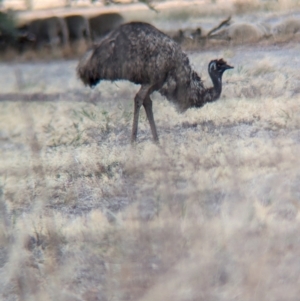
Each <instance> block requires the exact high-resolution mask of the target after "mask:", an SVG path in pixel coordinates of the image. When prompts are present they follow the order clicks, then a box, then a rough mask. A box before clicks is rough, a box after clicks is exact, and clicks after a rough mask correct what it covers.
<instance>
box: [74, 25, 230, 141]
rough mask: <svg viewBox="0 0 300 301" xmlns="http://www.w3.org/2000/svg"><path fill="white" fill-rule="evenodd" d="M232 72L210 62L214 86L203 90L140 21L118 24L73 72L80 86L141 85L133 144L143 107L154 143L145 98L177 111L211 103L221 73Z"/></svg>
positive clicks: (166, 41)
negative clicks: (163, 100) (154, 97)
mask: <svg viewBox="0 0 300 301" xmlns="http://www.w3.org/2000/svg"><path fill="white" fill-rule="evenodd" d="M230 68H232V67H231V66H229V65H227V64H226V62H225V61H224V60H223V59H221V60H214V61H211V62H210V63H209V66H208V71H209V74H210V76H211V79H212V82H213V84H214V86H213V87H212V88H209V89H206V88H205V87H204V85H203V82H202V81H201V79H200V77H199V76H198V75H197V73H196V72H195V71H193V70H192V68H191V66H190V62H189V59H188V57H187V55H186V54H185V53H183V52H182V50H181V48H180V46H179V45H178V44H177V43H176V42H175V41H173V40H172V39H171V38H170V37H168V36H167V35H165V34H164V33H162V32H161V31H159V30H158V29H156V28H155V27H153V26H151V25H150V24H146V23H142V22H132V23H128V24H124V25H121V26H120V27H119V28H117V29H116V30H114V31H112V32H111V33H110V34H109V35H107V36H106V37H105V38H104V39H103V40H102V41H100V42H99V43H98V44H96V45H94V47H93V49H91V50H89V51H88V52H87V53H86V54H85V55H84V57H83V58H82V59H81V60H80V62H79V65H78V67H77V72H78V75H79V77H80V79H81V80H82V81H83V83H84V84H85V85H88V86H95V85H96V84H98V83H99V82H100V81H101V80H111V81H115V80H129V81H131V82H133V83H136V84H140V85H141V89H140V90H139V92H138V93H137V95H136V96H135V107H134V120H133V129H132V137H131V138H132V141H135V140H136V136H137V127H138V116H139V110H140V107H141V106H142V105H143V106H144V108H145V110H146V114H147V117H148V120H149V123H150V127H151V131H152V135H153V138H154V140H158V136H157V131H156V127H155V123H154V119H153V113H152V101H151V99H150V94H151V93H152V92H153V91H159V92H160V93H161V94H162V95H164V96H166V97H167V99H168V100H170V101H172V102H173V103H175V104H176V105H177V107H178V108H179V110H180V111H185V110H186V109H188V108H190V107H201V106H203V105H204V104H205V103H207V102H211V101H215V100H216V99H218V98H219V96H220V94H221V91H222V74H223V72H224V71H225V70H227V69H230Z"/></svg>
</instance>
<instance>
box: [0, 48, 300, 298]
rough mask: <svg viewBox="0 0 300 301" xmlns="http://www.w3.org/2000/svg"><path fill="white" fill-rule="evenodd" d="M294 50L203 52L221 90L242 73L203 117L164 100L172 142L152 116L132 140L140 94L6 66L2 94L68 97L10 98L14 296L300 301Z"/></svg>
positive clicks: (6, 126) (5, 209)
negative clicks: (225, 67) (223, 68)
mask: <svg viewBox="0 0 300 301" xmlns="http://www.w3.org/2000/svg"><path fill="white" fill-rule="evenodd" d="M281 47H282V49H278V47H257V48H256V47H255V46H249V47H247V48H246V47H228V48H226V49H223V50H222V49H220V50H214V51H205V52H201V53H200V52H198V53H189V56H190V59H191V62H192V64H193V66H194V67H195V69H196V70H197V71H198V72H199V74H201V77H202V78H203V79H204V80H205V83H206V85H210V82H209V79H208V76H207V72H206V68H207V63H208V62H209V61H210V60H211V59H213V58H215V57H224V58H225V59H226V60H228V61H229V62H230V63H231V64H233V65H234V66H235V69H234V70H232V71H228V73H226V74H225V75H224V88H223V93H222V97H221V99H220V100H219V101H217V102H215V103H211V104H208V105H206V106H204V107H203V108H201V109H190V110H188V111H187V112H186V113H185V114H178V113H177V112H176V110H175V108H174V107H172V105H171V104H170V103H168V102H167V101H166V100H164V99H163V98H161V97H160V96H159V95H158V94H154V95H153V100H154V116H155V119H156V124H157V128H158V132H159V134H160V141H161V143H160V145H159V146H157V145H155V144H153V143H152V141H151V133H150V129H149V125H148V122H147V120H146V116H145V114H144V112H142V113H141V120H140V123H139V125H140V128H139V135H138V141H139V142H138V144H137V145H136V147H131V146H130V144H129V138H130V131H131V123H132V112H133V96H134V93H136V90H137V89H138V87H137V86H134V85H131V84H128V83H123V82H121V83H117V84H111V83H101V85H100V86H99V87H98V88H96V89H95V90H94V91H91V92H89V91H88V90H84V88H82V87H81V86H80V83H79V82H78V81H77V80H76V77H75V75H74V74H73V73H75V72H74V71H73V70H75V65H76V62H58V63H55V62H50V63H35V64H32V65H30V64H18V63H14V64H11V65H10V64H7V65H2V66H0V87H1V89H2V91H3V93H4V92H5V93H13V92H15V91H17V92H18V93H21V94H30V93H33V92H37V93H42V92H44V93H61V97H59V99H58V101H53V102H22V101H14V102H12V101H1V102H0V279H1V280H0V296H1V297H0V299H1V300H41V301H43V300H47V301H48V300H59V301H60V300H61V301H62V300H64V301H65V300H85V301H94V300H101V301H102V300H104V301H105V300H107V301H108V300H157V301H159V300H164V301H168V300H172V301H174V300H178V301H179V300H180V301H182V300H203V301H204V300H205V301H207V300H222V301H223V300H224V301H225V300H226V301H227V300H228V301H229V300H249V301H252V300H253V301H254V300H278V301H279V300H291V301H292V300H297V299H298V296H299V279H300V270H299V264H298V261H299V252H300V244H299V233H298V232H299V231H298V229H299V208H300V207H299V206H300V203H299V200H300V189H299V187H300V183H299V182H300V174H299V163H300V162H299V153H300V152H299V151H300V131H299V129H300V118H299V116H300V108H299V100H300V98H299V80H300V78H299V75H298V72H297V70H298V68H297V66H298V63H299V62H298V61H297V59H296V58H297V55H296V54H297V53H298V50H299V49H298V48H299V47H298V45H297V44H288V45H281ZM291 58H293V59H291ZM72 91H73V92H72ZM74 91H75V92H74ZM76 91H77V93H76ZM71 92H72V93H73V94H72V93H71ZM68 93H69V94H68ZM84 93H85V94H86V95H87V98H90V99H92V100H93V101H92V102H90V103H89V102H82V99H81V98H82V95H83V94H84Z"/></svg>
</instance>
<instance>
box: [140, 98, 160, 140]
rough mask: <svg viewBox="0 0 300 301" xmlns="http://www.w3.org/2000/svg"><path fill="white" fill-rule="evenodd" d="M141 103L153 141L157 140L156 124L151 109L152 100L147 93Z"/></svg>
mask: <svg viewBox="0 0 300 301" xmlns="http://www.w3.org/2000/svg"><path fill="white" fill-rule="evenodd" d="M143 105H144V108H145V111H146V114H147V118H148V121H149V123H150V128H151V132H152V136H153V140H154V141H155V142H158V135H157V131H156V126H155V122H154V117H153V111H152V100H151V98H150V96H149V95H147V97H146V98H145V100H144V103H143Z"/></svg>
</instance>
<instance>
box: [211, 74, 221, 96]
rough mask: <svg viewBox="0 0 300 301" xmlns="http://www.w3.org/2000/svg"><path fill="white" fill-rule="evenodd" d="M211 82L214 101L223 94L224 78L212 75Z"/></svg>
mask: <svg viewBox="0 0 300 301" xmlns="http://www.w3.org/2000/svg"><path fill="white" fill-rule="evenodd" d="M210 78H211V81H212V82H213V95H212V100H211V101H214V100H217V99H218V98H219V97H220V95H221V92H222V76H216V75H214V74H210Z"/></svg>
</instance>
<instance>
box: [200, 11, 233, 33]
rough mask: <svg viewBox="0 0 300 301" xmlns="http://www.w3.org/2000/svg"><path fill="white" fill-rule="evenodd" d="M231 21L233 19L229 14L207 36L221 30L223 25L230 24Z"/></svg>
mask: <svg viewBox="0 0 300 301" xmlns="http://www.w3.org/2000/svg"><path fill="white" fill-rule="evenodd" d="M230 21H231V16H229V17H228V18H227V19H226V20H223V21H222V22H221V23H220V24H219V25H218V26H216V27H214V28H213V29H211V30H210V31H209V32H208V33H207V34H206V37H209V36H210V35H211V34H213V33H214V32H216V31H217V30H219V29H220V28H222V27H223V26H228V25H230Z"/></svg>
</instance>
